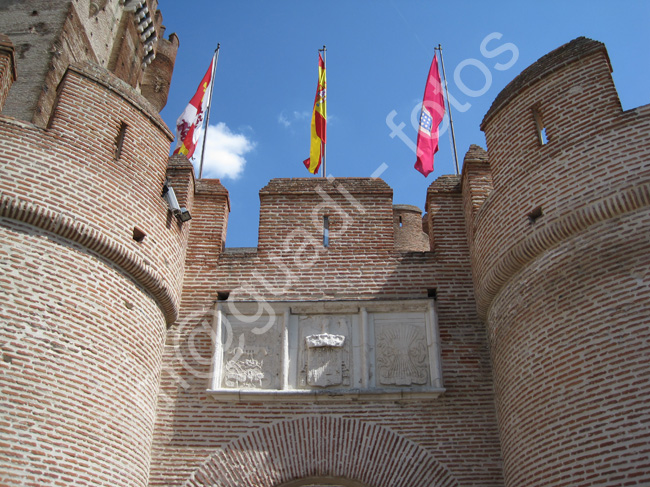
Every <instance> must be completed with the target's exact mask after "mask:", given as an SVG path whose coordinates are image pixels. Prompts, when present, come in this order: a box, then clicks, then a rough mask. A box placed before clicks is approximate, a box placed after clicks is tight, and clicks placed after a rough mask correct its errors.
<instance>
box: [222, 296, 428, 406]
mask: <svg viewBox="0 0 650 487" xmlns="http://www.w3.org/2000/svg"><path fill="white" fill-rule="evenodd" d="M364 304H365V303H364ZM328 305H329V303H328ZM335 305H336V306H338V307H339V309H337V310H336V313H327V311H329V310H328V309H327V306H324V305H323V304H321V303H318V304H315V305H314V306H315V307H318V308H319V310H318V313H319V314H316V313H315V314H309V311H310V310H309V308H308V307H305V306H304V305H303V308H302V309H301V308H298V309H299V310H300V312H296V313H295V314H294V313H292V311H291V308H284V309H282V308H281V309H280V312H277V313H276V314H274V315H273V314H269V315H266V316H259V317H258V318H257V319H255V316H253V317H252V319H253V320H254V322H251V320H250V319H249V318H248V316H249V315H243V314H242V315H241V316H243V318H242V317H241V316H240V315H237V314H235V315H230V314H228V313H223V314H222V315H218V316H219V321H218V322H219V323H221V328H220V330H221V332H220V346H217V348H216V349H215V359H216V360H217V362H216V363H215V366H214V371H215V376H214V378H213V381H212V383H211V388H213V389H215V390H223V391H224V392H227V390H236V391H240V392H239V394H241V393H242V392H251V394H253V393H255V394H256V393H257V391H268V392H271V391H286V392H287V393H291V391H294V392H296V393H297V394H296V395H297V397H298V396H300V397H311V394H305V392H310V391H311V393H313V394H316V395H317V394H319V393H320V392H322V393H323V395H324V396H328V395H331V396H332V397H334V396H338V395H340V394H345V393H346V391H349V392H350V393H354V394H368V395H378V394H383V393H384V392H385V393H387V395H389V394H390V393H393V394H394V393H395V392H397V391H400V394H401V393H402V392H407V393H410V392H412V393H414V394H422V393H427V392H428V389H427V388H428V387H434V385H435V387H437V388H440V387H441V386H440V384H441V376H440V374H439V370H440V368H439V362H436V360H439V358H438V357H439V354H438V352H437V349H436V348H435V344H436V343H437V342H436V341H435V336H436V335H435V334H434V333H436V332H435V331H434V330H432V329H431V327H432V324H431V323H435V321H433V318H429V315H427V313H429V312H431V309H432V308H430V307H429V308H424V306H423V303H422V302H416V303H411V302H406V303H397V302H389V303H380V304H376V303H372V305H374V306H376V307H379V306H381V309H380V310H372V311H369V310H368V308H370V306H368V308H366V307H362V306H359V307H358V308H357V311H356V312H355V311H353V310H350V308H351V306H350V304H349V303H345V304H338V303H337V304H335ZM335 305H334V304H333V305H329V306H332V307H333V306H335ZM426 305H427V306H429V305H428V303H426ZM393 306H394V307H395V308H396V310H395V311H393V310H392V309H391V308H393ZM417 306H419V308H416V307H417ZM410 307H413V308H416V309H412V308H411V309H410ZM305 308H307V309H306V310H305ZM340 308H343V309H340ZM422 308H424V309H422ZM323 309H324V311H322V310H323ZM432 316H433V315H432ZM432 338H433V341H432V343H430V342H429V340H432ZM430 354H432V355H430ZM432 360H433V361H434V363H431V361H432ZM330 391H331V392H330ZM328 400H329V399H328Z"/></svg>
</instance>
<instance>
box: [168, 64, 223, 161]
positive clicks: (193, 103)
mask: <svg viewBox="0 0 650 487" xmlns="http://www.w3.org/2000/svg"><path fill="white" fill-rule="evenodd" d="M213 63H214V59H212V62H211V63H210V67H209V68H208V71H207V72H206V73H205V76H203V79H202V80H201V83H200V84H199V87H198V89H197V90H196V93H195V94H194V96H193V97H192V99H191V100H190V103H189V104H188V105H187V107H185V110H184V111H183V113H181V116H180V117H178V120H177V121H176V149H174V154H185V155H186V156H187V158H188V159H189V158H190V157H192V155H193V154H194V149H195V148H196V142H197V141H198V140H199V133H200V132H201V127H202V126H203V118H204V117H205V110H206V108H207V104H208V96H206V93H209V92H210V86H211V84H212V65H213Z"/></svg>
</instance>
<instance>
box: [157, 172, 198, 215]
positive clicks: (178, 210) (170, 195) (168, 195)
mask: <svg viewBox="0 0 650 487" xmlns="http://www.w3.org/2000/svg"><path fill="white" fill-rule="evenodd" d="M162 197H163V198H165V201H167V205H168V206H169V210H170V211H171V212H172V213H173V214H174V215H176V218H178V219H179V220H180V221H181V222H186V221H190V220H191V219H192V215H190V212H189V210H188V209H187V208H185V207H184V206H180V205H179V204H178V200H177V199H176V193H174V188H172V187H171V186H170V185H169V181H165V184H164V186H163V190H162Z"/></svg>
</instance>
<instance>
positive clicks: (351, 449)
mask: <svg viewBox="0 0 650 487" xmlns="http://www.w3.org/2000/svg"><path fill="white" fill-rule="evenodd" d="M348 479H355V480H348ZM357 479H358V480H357ZM319 482H320V483H319ZM183 485H184V487H218V486H224V487H225V486H235V485H236V486H242V487H243V486H246V487H319V486H322V487H382V486H386V485H390V486H391V487H413V486H414V485H417V486H418V487H439V486H445V487H458V482H457V480H456V479H455V478H454V477H453V475H452V474H451V472H449V470H447V468H446V467H445V466H444V465H443V464H441V463H440V462H439V461H438V460H437V459H436V458H435V457H434V456H433V455H432V454H431V453H430V452H428V451H427V450H426V449H424V448H423V447H422V446H420V445H418V444H417V443H414V442H412V441H411V440H408V439H407V438H405V437H403V436H401V435H399V434H397V433H396V432H394V431H392V430H390V429H388V428H384V427H383V426H380V425H377V424H375V423H370V422H365V421H360V420H358V419H351V418H341V417H336V416H326V417H323V416H303V417H300V418H297V419H292V420H288V421H282V422H279V423H275V424H273V425H270V426H268V427H266V428H260V429H258V430H256V431H255V432H253V433H251V434H249V435H246V436H244V437H241V438H239V439H237V440H235V441H233V442H232V443H230V444H229V445H227V446H226V447H224V448H223V449H219V450H218V451H215V452H214V453H213V454H212V455H210V456H209V457H208V458H207V459H206V460H205V462H203V465H201V466H200V467H199V468H198V469H197V470H196V471H195V472H194V473H193V474H192V475H191V476H190V478H188V479H187V481H186V482H185V483H184V484H183Z"/></svg>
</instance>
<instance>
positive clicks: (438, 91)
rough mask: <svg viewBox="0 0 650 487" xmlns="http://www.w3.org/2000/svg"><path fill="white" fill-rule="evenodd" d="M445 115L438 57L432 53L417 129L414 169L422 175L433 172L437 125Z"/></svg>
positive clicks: (436, 149)
mask: <svg viewBox="0 0 650 487" xmlns="http://www.w3.org/2000/svg"><path fill="white" fill-rule="evenodd" d="M444 116H445V100H444V98H443V96H442V84H441V83H440V73H439V72H438V59H437V57H436V56H435V55H434V56H433V61H432V62H431V68H430V69H429V77H428V78H427V85H426V86H425V87H424V98H423V99H422V111H421V112H420V128H419V129H418V149H417V161H415V169H417V170H418V171H420V172H421V173H422V174H423V175H424V177H427V176H428V175H429V173H431V172H433V155H434V154H435V153H436V152H438V126H439V125H440V122H442V119H443V117H444Z"/></svg>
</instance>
